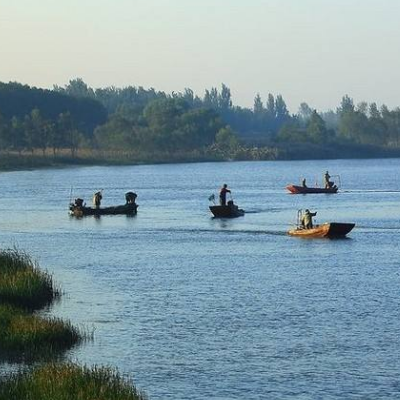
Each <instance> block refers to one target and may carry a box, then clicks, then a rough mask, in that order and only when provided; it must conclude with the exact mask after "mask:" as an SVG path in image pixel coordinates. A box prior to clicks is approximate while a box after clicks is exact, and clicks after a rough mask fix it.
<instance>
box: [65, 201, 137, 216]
mask: <svg viewBox="0 0 400 400" xmlns="http://www.w3.org/2000/svg"><path fill="white" fill-rule="evenodd" d="M138 207H139V206H138V205H137V204H124V205H121V206H113V207H103V208H93V207H84V206H82V207H79V206H75V205H73V204H71V205H70V208H69V211H70V214H71V215H73V216H75V217H83V216H87V215H136V214H137V208H138Z"/></svg>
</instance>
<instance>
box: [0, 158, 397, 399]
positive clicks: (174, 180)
mask: <svg viewBox="0 0 400 400" xmlns="http://www.w3.org/2000/svg"><path fill="white" fill-rule="evenodd" d="M327 169H328V170H329V172H330V174H331V175H335V174H339V175H340V178H341V184H342V187H341V190H340V192H339V193H338V194H337V195H321V194H320V195H291V194H289V193H287V192H286V190H285V186H286V185H287V184H289V183H299V182H300V178H301V177H303V176H304V177H306V178H307V182H308V184H309V185H311V184H312V183H314V182H315V181H316V180H318V181H319V182H321V181H322V175H323V173H324V172H325V171H326V170H327ZM399 171H400V160H399V159H385V160H334V161H332V160H330V161H292V162H228V163H201V164H180V165H176V164H174V165H148V166H129V167H75V168H65V169H46V170H35V171H17V172H3V173H1V174H0V187H1V197H0V215H1V219H0V245H1V247H2V248H7V247H17V248H18V249H21V250H25V251H26V252H28V253H29V254H31V255H32V256H33V257H34V258H35V259H36V260H37V261H38V263H39V265H40V266H41V267H42V268H44V269H47V270H49V271H50V272H51V273H52V274H53V275H54V278H55V280H56V282H57V283H58V284H59V286H60V287H61V288H62V290H63V293H64V295H63V299H62V301H61V302H60V303H58V304H56V305H55V306H54V307H53V308H52V310H51V314H54V315H57V316H61V317H63V318H68V319H70V320H71V321H72V322H73V323H75V324H77V325H80V326H82V327H83V328H84V329H88V330H90V331H91V330H93V331H94V340H93V342H90V343H87V344H83V345H80V346H78V347H76V348H74V349H72V350H71V351H70V352H69V353H68V357H69V358H70V359H71V360H73V361H77V362H79V363H85V364H88V365H93V364H101V365H104V364H106V365H111V366H115V367H117V368H118V369H119V371H121V372H122V373H123V374H126V375H128V376H129V377H131V378H132V379H133V380H134V382H135V383H136V385H137V386H138V387H139V388H141V389H143V390H144V391H145V392H146V393H147V394H148V395H149V397H150V399H151V400H161V399H163V400H164V399H174V400H177V399H179V400H180V399H181V400H184V399H185V400H186V399H193V400H200V399H201V400H203V399H218V400H222V399H243V398H246V399H294V398H296V399H371V400H372V399H374V400H376V399H398V398H399V397H400V379H399V371H400V356H399V355H400V339H399V338H400V273H399V272H400V269H399V249H398V243H399V238H400V179H399ZM333 179H336V181H337V178H333ZM223 183H227V184H228V185H229V187H230V188H231V190H232V195H233V197H234V200H235V202H236V203H237V204H238V205H239V206H240V207H242V208H244V209H245V210H246V212H247V213H246V215H245V216H244V217H240V218H237V219H232V220H218V219H213V218H211V214H210V212H209V210H208V205H209V203H208V197H209V196H210V195H211V194H212V193H215V194H217V191H218V188H219V187H220V186H221V185H222V184H223ZM71 188H72V197H82V198H84V199H85V200H86V201H88V202H89V200H90V198H91V196H92V194H93V192H94V191H97V190H99V189H104V191H103V205H104V206H106V205H115V204H122V203H124V193H125V192H127V191H129V190H133V191H135V192H136V193H137V194H138V198H137V203H138V204H139V205H140V206H139V210H138V215H137V216H135V217H133V218H132V217H131V218H129V217H126V216H104V217H101V218H99V219H96V218H93V217H86V218H83V219H75V218H73V217H70V216H69V215H68V203H69V199H70V197H71ZM300 208H303V209H304V208H309V209H310V210H311V211H318V214H317V217H316V221H315V222H316V223H322V222H325V221H337V222H354V223H356V227H355V229H354V230H353V231H352V232H351V233H350V234H349V236H348V239H344V240H325V239H314V240H305V239H299V238H293V237H289V236H287V235H286V231H287V230H288V229H289V228H290V226H291V225H293V223H294V222H295V220H296V211H297V210H298V209H300Z"/></svg>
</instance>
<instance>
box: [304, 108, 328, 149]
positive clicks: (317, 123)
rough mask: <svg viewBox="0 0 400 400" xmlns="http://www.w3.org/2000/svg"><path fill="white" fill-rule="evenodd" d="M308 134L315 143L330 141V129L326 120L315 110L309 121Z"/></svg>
mask: <svg viewBox="0 0 400 400" xmlns="http://www.w3.org/2000/svg"><path fill="white" fill-rule="evenodd" d="M307 136H308V138H309V140H310V141H311V142H313V143H318V144H323V143H326V142H328V137H329V135H328V130H327V129H326V124H325V121H324V120H323V119H322V118H321V116H320V115H319V114H318V113H317V111H316V110H314V111H313V112H312V114H311V117H310V119H309V121H308V123H307Z"/></svg>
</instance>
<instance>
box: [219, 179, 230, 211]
mask: <svg viewBox="0 0 400 400" xmlns="http://www.w3.org/2000/svg"><path fill="white" fill-rule="evenodd" d="M230 192H231V191H230V190H229V189H228V185H227V184H226V183H225V184H224V186H222V188H221V190H220V191H219V204H220V205H221V206H226V194H227V193H230Z"/></svg>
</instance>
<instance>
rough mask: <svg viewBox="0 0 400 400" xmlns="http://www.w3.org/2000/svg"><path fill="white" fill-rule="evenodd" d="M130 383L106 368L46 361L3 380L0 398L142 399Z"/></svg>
mask: <svg viewBox="0 0 400 400" xmlns="http://www.w3.org/2000/svg"><path fill="white" fill-rule="evenodd" d="M146 398H147V397H146V396H145V395H144V394H142V393H140V392H139V390H137V389H136V388H135V386H134V385H133V384H132V382H130V381H128V380H127V379H123V378H122V377H121V375H120V374H119V373H118V372H116V371H115V370H112V369H110V368H99V367H92V368H88V367H81V366H78V365H75V364H72V363H67V364H48V365H44V366H42V367H39V368H36V369H34V370H33V371H31V372H25V373H20V374H17V375H14V376H11V377H8V378H5V379H3V382H1V384H0V400H16V399H18V400H33V399H35V400H72V399H74V400H144V399H146Z"/></svg>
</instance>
